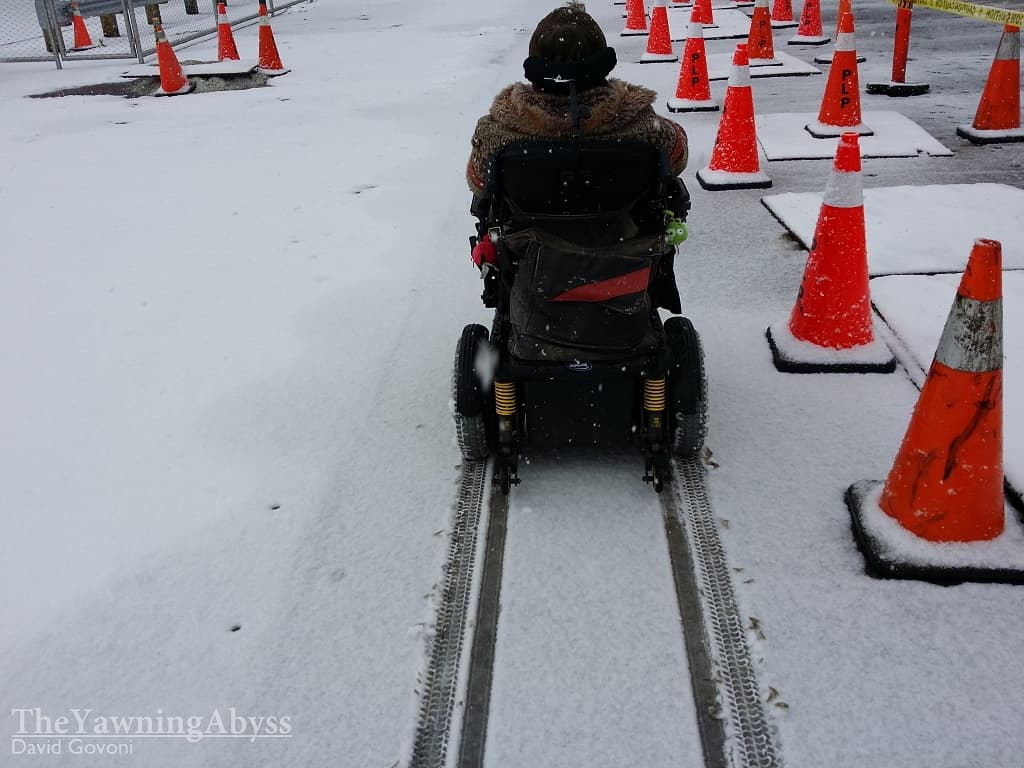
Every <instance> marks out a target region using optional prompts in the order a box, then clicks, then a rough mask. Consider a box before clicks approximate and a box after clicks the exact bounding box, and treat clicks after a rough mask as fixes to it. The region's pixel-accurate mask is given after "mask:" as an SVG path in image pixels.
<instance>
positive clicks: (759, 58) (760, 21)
mask: <svg viewBox="0 0 1024 768" xmlns="http://www.w3.org/2000/svg"><path fill="white" fill-rule="evenodd" d="M747 56H748V57H749V58H750V63H751V64H752V65H753V64H755V63H756V64H767V63H769V62H774V61H775V42H774V41H773V40H772V16H771V14H770V13H769V12H768V0H754V15H753V16H751V17H750V32H749V33H748V34H747Z"/></svg>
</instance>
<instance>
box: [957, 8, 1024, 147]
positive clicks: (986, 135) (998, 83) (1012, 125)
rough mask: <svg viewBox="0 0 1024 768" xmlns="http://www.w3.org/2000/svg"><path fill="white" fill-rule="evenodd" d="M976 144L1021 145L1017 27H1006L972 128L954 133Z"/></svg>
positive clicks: (1022, 138)
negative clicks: (1007, 142) (1016, 143)
mask: <svg viewBox="0 0 1024 768" xmlns="http://www.w3.org/2000/svg"><path fill="white" fill-rule="evenodd" d="M956 133H957V135H958V136H963V137H964V138H965V139H968V140H969V141H971V142H973V143H975V144H995V143H999V142H1006V141H1024V130H1021V127H1020V27H1014V26H1010V25H1006V26H1005V27H1003V35H1002V37H1000V38H999V47H998V48H997V49H996V57H995V59H994V60H993V62H992V69H991V70H989V73H988V81H987V82H986V83H985V90H984V91H982V94H981V101H980V102H979V103H978V111H977V113H976V114H975V116H974V122H973V123H971V125H961V126H959V127H958V128H957V129H956Z"/></svg>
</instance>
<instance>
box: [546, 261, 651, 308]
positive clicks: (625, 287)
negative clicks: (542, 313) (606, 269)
mask: <svg viewBox="0 0 1024 768" xmlns="http://www.w3.org/2000/svg"><path fill="white" fill-rule="evenodd" d="M650 280H651V268H650V267H644V268H643V269H638V270H636V271H635V272H627V273H626V274H624V275H619V276H618V277H613V278H610V279H608V280H602V281H601V282H599V283H588V284H587V285H580V286H577V287H576V288H570V289H569V290H568V291H566V292H565V293H561V294H559V295H558V296H555V298H553V299H551V300H552V301H607V300H608V299H614V298H616V297H618V296H628V295H629V294H631V293H640V292H641V291H646V290H647V286H648V284H649V283H650Z"/></svg>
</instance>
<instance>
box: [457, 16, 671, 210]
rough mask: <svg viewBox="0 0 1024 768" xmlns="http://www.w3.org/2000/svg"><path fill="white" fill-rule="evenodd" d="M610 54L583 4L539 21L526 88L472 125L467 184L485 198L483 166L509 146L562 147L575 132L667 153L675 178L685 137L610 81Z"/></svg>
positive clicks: (637, 95)
mask: <svg viewBox="0 0 1024 768" xmlns="http://www.w3.org/2000/svg"><path fill="white" fill-rule="evenodd" d="M615 64H616V58H615V50H614V49H613V48H610V47H609V46H608V44H607V42H606V40H605V36H604V33H603V32H602V31H601V27H600V26H599V25H598V23H597V22H596V21H595V20H594V18H593V17H592V16H591V15H590V14H589V13H587V11H586V8H585V7H584V5H583V3H580V2H569V3H566V4H565V6H563V7H561V8H557V9H555V10H554V11H552V12H551V13H549V14H548V15H547V16H545V17H544V18H543V19H541V21H540V22H539V23H538V24H537V28H536V29H535V30H534V32H533V35H532V37H531V38H530V45H529V57H528V58H527V59H526V61H524V62H523V70H524V72H525V75H526V79H527V80H529V84H527V83H513V84H512V85H509V86H506V87H505V88H503V89H502V90H501V91H500V92H499V93H498V95H497V96H496V97H495V99H494V103H493V104H492V105H491V109H490V112H489V113H488V114H486V115H484V116H483V117H481V118H480V120H479V121H478V122H477V125H476V130H475V131H474V132H473V138H472V152H471V154H470V157H469V163H468V165H467V167H466V180H467V181H468V183H469V187H470V189H471V190H472V191H473V192H474V193H475V194H477V195H480V194H483V193H484V192H485V187H486V184H487V176H488V172H489V165H490V163H491V162H492V160H493V158H494V157H495V155H497V154H498V152H500V151H501V150H502V149H503V148H505V147H507V146H508V145H509V144H513V143H515V142H518V141H523V140H528V139H551V140H558V139H563V140H567V139H569V138H570V137H571V136H572V134H573V132H574V129H575V130H577V131H580V130H582V132H584V133H585V134H586V135H587V136H590V137H595V138H596V137H600V138H607V139H637V140H639V141H643V142H647V143H650V144H652V145H654V146H656V147H661V148H663V149H664V150H665V151H666V152H667V153H668V159H669V164H670V166H671V171H672V174H673V175H674V176H678V175H679V174H680V173H682V172H683V169H684V168H685V167H686V161H687V151H688V145H687V137H686V131H684V130H683V127H682V126H681V125H679V124H678V123H676V122H674V121H672V120H669V119H668V118H665V117H661V116H660V115H657V114H655V112H654V109H653V107H652V104H653V103H654V100H655V98H656V97H657V94H656V93H655V92H654V91H652V90H650V89H648V88H644V87H643V86H639V85H633V84H632V83H627V82H625V81H624V80H618V79H615V78H611V79H609V77H608V75H609V74H610V73H611V71H612V70H613V69H614V68H615ZM571 86H574V88H575V92H576V97H577V100H578V109H579V118H580V125H578V126H574V120H573V117H574V115H572V114H571V111H570V99H569V91H570V87H571Z"/></svg>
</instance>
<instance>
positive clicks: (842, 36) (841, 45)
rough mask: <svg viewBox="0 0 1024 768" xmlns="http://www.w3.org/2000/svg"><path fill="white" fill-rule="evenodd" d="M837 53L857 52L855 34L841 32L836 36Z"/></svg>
mask: <svg viewBox="0 0 1024 768" xmlns="http://www.w3.org/2000/svg"><path fill="white" fill-rule="evenodd" d="M835 50H836V52H838V51H856V50H857V43H856V40H855V39H854V33H853V32H840V33H839V34H838V35H836V47H835Z"/></svg>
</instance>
